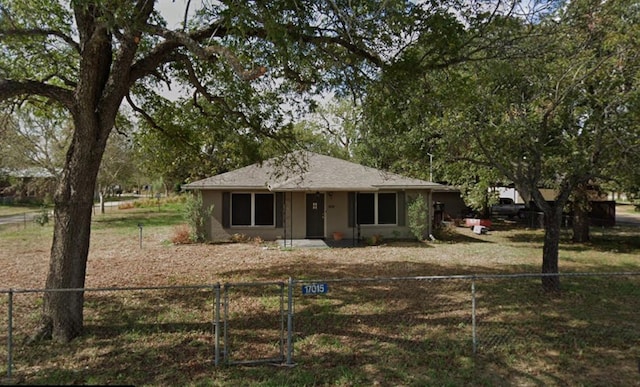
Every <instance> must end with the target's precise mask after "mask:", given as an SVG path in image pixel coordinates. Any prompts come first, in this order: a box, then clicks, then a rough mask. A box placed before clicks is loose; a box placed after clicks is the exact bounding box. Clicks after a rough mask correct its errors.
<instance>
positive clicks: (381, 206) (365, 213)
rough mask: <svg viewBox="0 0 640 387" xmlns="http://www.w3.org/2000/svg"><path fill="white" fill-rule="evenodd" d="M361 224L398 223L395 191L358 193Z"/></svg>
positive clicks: (359, 221)
mask: <svg viewBox="0 0 640 387" xmlns="http://www.w3.org/2000/svg"><path fill="white" fill-rule="evenodd" d="M357 200H358V203H357V208H358V223H359V224H396V223H397V205H396V194H395V193H358V198H357Z"/></svg>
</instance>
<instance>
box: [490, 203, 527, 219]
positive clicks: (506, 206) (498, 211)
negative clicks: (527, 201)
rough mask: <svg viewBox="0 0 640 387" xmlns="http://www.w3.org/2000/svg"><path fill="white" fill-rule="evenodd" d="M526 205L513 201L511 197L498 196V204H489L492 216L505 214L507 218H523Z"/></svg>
mask: <svg viewBox="0 0 640 387" xmlns="http://www.w3.org/2000/svg"><path fill="white" fill-rule="evenodd" d="M526 210H527V207H526V206H525V205H524V204H519V203H515V202H514V201H513V199H511V198H500V201H499V202H498V204H494V205H493V206H491V214H492V215H494V216H506V217H508V218H513V217H516V216H517V217H518V218H521V219H522V218H524V216H525V211H526Z"/></svg>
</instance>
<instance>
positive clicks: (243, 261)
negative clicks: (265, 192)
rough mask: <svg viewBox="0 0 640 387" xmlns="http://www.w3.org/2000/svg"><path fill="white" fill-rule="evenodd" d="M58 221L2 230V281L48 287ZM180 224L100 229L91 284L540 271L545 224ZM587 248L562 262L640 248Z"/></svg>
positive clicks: (597, 264)
mask: <svg viewBox="0 0 640 387" xmlns="http://www.w3.org/2000/svg"><path fill="white" fill-rule="evenodd" d="M51 229H52V227H51V226H50V225H49V226H46V227H44V228H40V227H39V226H31V227H30V228H29V227H27V229H26V230H22V231H18V232H16V231H15V230H14V231H11V230H9V232H7V230H0V265H1V267H2V276H1V277H0V289H8V288H14V289H39V288H42V287H43V286H44V283H45V279H46V273H47V271H48V264H49V263H48V262H49V251H50V248H51ZM174 233H175V227H173V226H166V227H154V228H148V229H145V230H144V237H143V241H142V248H140V241H139V234H138V229H137V228H134V229H133V230H129V229H126V228H124V229H123V228H116V229H112V228H98V229H96V230H94V231H93V232H92V242H91V249H90V254H89V262H88V266H87V277H86V287H88V288H97V287H126V286H162V285H206V284H215V283H225V282H247V281H286V280H287V279H288V278H289V277H294V278H305V279H333V278H352V277H395V276H428V275H455V274H483V273H489V274H499V273H514V272H521V273H522V272H538V270H539V266H540V263H541V256H542V240H543V232H542V231H541V230H525V229H515V230H514V229H510V230H507V229H504V230H501V229H497V230H493V231H491V232H489V233H488V234H484V235H476V234H473V233H472V232H471V231H470V230H469V229H466V228H457V229H455V230H454V232H453V234H455V235H454V236H453V239H455V243H449V242H441V241H439V242H435V243H427V244H422V243H411V242H394V243H389V244H386V245H382V246H368V247H358V248H340V249H336V248H333V249H331V248H324V249H292V250H282V249H280V248H279V247H277V246H276V244H275V243H273V242H266V243H261V244H257V243H228V244H191V245H173V244H171V243H170V242H169V240H170V239H171V237H172V235H173V234H174ZM594 233H597V232H596V231H594ZM634 235H637V234H634ZM628 238H632V236H628ZM614 246H622V244H614ZM584 247H585V248H578V247H577V246H571V245H567V246H565V247H563V248H561V252H560V255H561V256H560V261H561V270H562V271H583V270H592V269H593V270H603V268H609V269H611V270H616V266H620V267H621V268H622V267H623V266H624V267H625V270H628V265H630V264H632V265H634V266H635V265H637V263H638V261H637V256H635V252H636V250H634V249H628V251H625V250H624V249H623V250H620V249H618V248H616V251H608V248H605V247H599V248H597V249H589V248H586V246H584ZM607 253H610V254H607ZM603 265H604V266H603ZM625 265H626V266H625Z"/></svg>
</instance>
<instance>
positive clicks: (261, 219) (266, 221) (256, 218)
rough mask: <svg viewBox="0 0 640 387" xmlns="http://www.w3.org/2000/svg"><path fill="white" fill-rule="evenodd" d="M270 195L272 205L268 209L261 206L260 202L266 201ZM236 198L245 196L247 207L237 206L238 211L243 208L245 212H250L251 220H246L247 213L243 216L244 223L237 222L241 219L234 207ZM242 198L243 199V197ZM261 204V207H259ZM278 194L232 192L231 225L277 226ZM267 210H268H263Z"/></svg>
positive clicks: (230, 206)
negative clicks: (235, 213)
mask: <svg viewBox="0 0 640 387" xmlns="http://www.w3.org/2000/svg"><path fill="white" fill-rule="evenodd" d="M247 195H248V196H249V203H248V205H249V208H248V210H247V208H246V206H247V203H246V200H247V199H246V198H247ZM256 196H258V200H256ZM267 196H269V197H270V199H271V200H270V201H269V202H270V203H269V204H270V206H269V208H268V209H267V210H263V208H264V207H262V206H260V203H263V204H264V203H265V202H266V201H265V199H266V197H267ZM234 197H235V198H244V200H245V203H244V204H243V205H244V206H245V207H243V208H236V209H237V210H238V211H240V210H242V211H244V212H246V211H248V212H249V217H250V220H249V221H248V222H247V221H246V215H245V216H244V217H243V218H244V219H243V223H242V224H240V223H236V222H237V221H238V219H239V217H238V216H235V215H234V207H235V202H234ZM241 200H242V199H241ZM258 206H260V208H258ZM276 207H277V206H276V194H275V193H273V192H231V194H230V205H229V212H230V214H229V215H230V216H229V219H230V223H229V226H230V227H275V226H276V218H277V217H276ZM261 211H266V212H261Z"/></svg>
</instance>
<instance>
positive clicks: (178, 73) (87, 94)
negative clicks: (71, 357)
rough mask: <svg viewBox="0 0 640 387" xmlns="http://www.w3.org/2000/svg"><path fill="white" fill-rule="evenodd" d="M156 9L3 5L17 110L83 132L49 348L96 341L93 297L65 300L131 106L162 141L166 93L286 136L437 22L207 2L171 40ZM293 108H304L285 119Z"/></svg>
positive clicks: (369, 7) (390, 9)
mask: <svg viewBox="0 0 640 387" xmlns="http://www.w3.org/2000/svg"><path fill="white" fill-rule="evenodd" d="M444 3H445V2H442V4H438V6H443V7H448V6H449V4H444ZM186 4H187V5H190V4H191V2H186ZM156 5H157V4H156V2H154V1H149V0H137V1H123V2H120V1H116V2H113V1H102V0H71V1H69V2H63V1H50V2H37V3H33V2H25V1H22V0H3V1H2V2H1V3H0V48H1V50H2V53H3V55H2V56H1V57H0V101H1V102H3V106H12V107H14V108H20V107H23V106H25V104H29V103H41V102H46V103H50V104H53V105H56V106H59V107H61V108H64V109H65V110H66V111H67V112H68V113H69V116H70V120H71V121H72V123H73V133H72V135H71V142H70V145H69V148H68V151H67V152H66V154H65V158H64V166H63V171H62V174H61V180H60V183H59V185H58V188H57V190H56V194H55V196H54V199H53V200H54V204H55V212H54V217H55V223H54V224H55V226H54V237H53V244H52V249H51V260H50V270H49V274H48V277H47V282H46V286H47V288H48V289H51V291H49V292H47V293H46V295H45V299H44V313H43V321H42V329H41V331H40V332H39V336H42V337H49V336H52V337H54V338H55V339H56V340H59V341H68V340H71V339H72V338H74V337H75V336H77V335H79V334H80V333H81V331H82V310H83V304H84V295H83V293H82V292H56V291H54V290H55V289H59V288H83V287H84V278H85V271H86V262H87V254H88V250H89V241H90V224H91V213H92V211H91V209H92V205H93V195H94V188H95V187H96V182H97V175H98V170H99V166H100V163H101V161H102V159H103V155H104V152H105V148H106V145H107V139H108V138H109V136H110V134H111V132H112V129H113V127H114V125H115V123H116V118H117V116H118V113H119V111H120V108H121V104H122V103H123V101H125V100H126V101H127V103H128V104H129V105H130V106H131V107H132V108H133V110H134V111H135V112H136V113H138V114H139V115H140V116H141V117H142V118H144V119H146V120H147V121H148V122H150V123H151V124H150V125H151V126H152V127H153V128H155V129H156V130H162V129H164V128H163V127H162V126H160V125H157V124H158V122H159V121H157V120H154V117H155V116H156V113H157V112H161V111H162V109H163V108H164V107H165V106H166V101H164V100H163V99H162V98H159V97H158V92H157V90H158V88H159V87H160V86H167V85H168V86H170V87H172V88H174V89H176V88H181V87H184V88H185V91H186V93H188V94H190V95H191V98H192V100H193V106H194V107H197V108H198V109H201V111H202V113H203V115H205V116H208V117H210V119H211V121H213V122H216V123H218V124H219V125H220V127H222V128H225V129H229V128H233V130H235V132H236V133H241V134H243V135H246V136H247V137H250V136H253V137H259V136H273V135H274V134H275V133H276V132H278V131H279V130H280V129H281V128H282V127H285V126H286V125H288V124H290V121H291V120H290V118H291V116H292V112H293V111H294V109H295V108H296V106H299V105H298V104H297V103H295V102H304V101H306V100H307V95H308V94H309V93H314V92H320V91H324V90H328V89H333V90H335V92H336V93H337V94H338V95H339V94H340V93H347V92H348V93H357V92H360V91H362V88H363V87H364V85H366V82H365V80H368V79H371V78H374V77H375V76H376V69H377V68H379V67H381V66H384V65H385V64H386V63H388V62H390V61H391V60H392V58H393V56H394V55H396V54H397V53H398V52H400V51H401V50H402V48H403V46H404V45H405V44H406V42H407V40H408V39H409V40H410V39H411V36H412V34H414V33H415V31H416V29H417V28H419V25H420V23H417V21H419V20H421V17H422V14H423V13H424V12H425V7H423V6H421V5H418V4H416V3H414V2H410V1H401V0H392V1H385V2H382V3H381V2H378V1H372V0H368V1H367V0H360V1H341V0H332V1H328V2H317V1H311V0H295V1H294V0H280V1H271V2H262V1H217V2H202V7H201V8H200V9H198V10H197V12H196V13H195V17H190V16H189V15H191V14H192V13H189V12H185V15H187V16H185V20H184V22H183V23H182V26H181V27H179V28H177V29H170V28H168V27H167V23H166V21H165V20H164V19H163V17H162V15H161V14H159V12H158V11H157V9H156V8H155V7H156ZM291 102H294V103H293V104H292V105H290V106H293V107H294V108H293V109H289V110H287V109H283V106H286V105H287V103H291ZM302 106H304V105H302ZM173 124H176V123H175V122H173ZM179 134H181V132H180V133H179ZM251 141H255V140H254V139H251V140H250V142H251Z"/></svg>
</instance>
